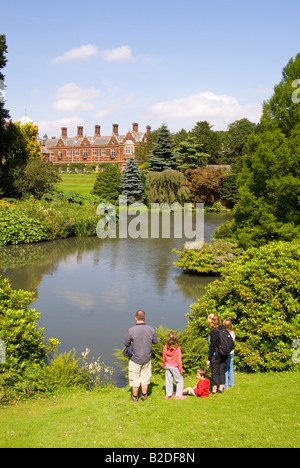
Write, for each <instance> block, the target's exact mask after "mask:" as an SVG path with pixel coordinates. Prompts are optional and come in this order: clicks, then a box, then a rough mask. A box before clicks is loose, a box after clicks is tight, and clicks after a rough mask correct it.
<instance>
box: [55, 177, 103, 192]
mask: <svg viewBox="0 0 300 468" xmlns="http://www.w3.org/2000/svg"><path fill="white" fill-rule="evenodd" d="M60 177H61V178H62V182H60V183H59V184H57V186H56V188H57V190H61V191H62V192H75V193H80V194H81V195H91V190H92V189H93V188H94V184H95V180H96V178H97V174H61V175H60Z"/></svg>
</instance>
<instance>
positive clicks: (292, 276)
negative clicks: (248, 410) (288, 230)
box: [188, 240, 300, 371]
mask: <svg viewBox="0 0 300 468" xmlns="http://www.w3.org/2000/svg"><path fill="white" fill-rule="evenodd" d="M299 285H300V240H296V241H293V242H291V243H288V242H273V243H270V244H267V245H265V246H263V247H260V248H253V249H250V250H247V251H246V252H245V253H244V255H243V256H242V257H241V258H240V259H238V260H236V261H235V262H232V263H228V264H227V265H226V266H225V268H224V270H223V272H222V275H221V281H218V280H217V281H215V282H213V283H211V284H210V285H209V286H208V287H207V290H206V291H207V292H206V295H205V296H203V297H201V298H200V299H198V302H197V303H196V304H193V305H192V306H191V311H190V314H189V326H188V328H189V329H190V330H192V332H193V333H196V334H198V335H199V336H206V335H207V333H208V327H207V316H208V315H209V314H210V313H216V314H218V315H219V316H220V318H221V319H222V320H224V319H227V318H230V319H231V320H233V323H234V326H235V332H236V337H237V339H236V358H235V363H236V365H237V366H238V368H239V369H241V370H247V371H249V370H250V371H270V370H275V371H283V370H292V369H294V368H295V365H296V364H295V363H294V362H293V360H292V353H293V351H294V350H293V349H292V343H293V342H294V341H295V340H296V339H299V338H300V313H299V312H300V288H299Z"/></svg>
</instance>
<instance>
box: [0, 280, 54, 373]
mask: <svg viewBox="0 0 300 468" xmlns="http://www.w3.org/2000/svg"><path fill="white" fill-rule="evenodd" d="M33 298H34V293H30V292H27V291H22V290H19V291H15V290H13V289H12V288H11V286H10V283H9V280H8V279H6V278H3V277H2V276H0V339H1V340H3V341H4V342H5V346H6V363H5V364H2V365H1V368H0V373H1V372H4V371H5V370H7V369H16V370H19V369H23V368H24V367H25V365H26V364H41V363H43V359H44V358H45V356H46V355H47V353H49V352H51V351H53V350H54V349H55V348H56V346H57V345H58V344H59V342H58V341H57V340H56V339H54V338H49V339H48V344H45V342H44V338H45V336H44V334H43V329H42V328H37V321H38V320H39V319H40V314H39V313H38V312H36V310H34V309H29V305H30V304H31V303H32V301H33Z"/></svg>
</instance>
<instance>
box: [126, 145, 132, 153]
mask: <svg viewBox="0 0 300 468" xmlns="http://www.w3.org/2000/svg"><path fill="white" fill-rule="evenodd" d="M133 153H134V146H125V154H133Z"/></svg>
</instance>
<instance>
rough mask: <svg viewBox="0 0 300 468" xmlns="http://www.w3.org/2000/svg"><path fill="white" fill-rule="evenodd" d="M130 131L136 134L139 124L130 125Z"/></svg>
mask: <svg viewBox="0 0 300 468" xmlns="http://www.w3.org/2000/svg"><path fill="white" fill-rule="evenodd" d="M132 131H133V132H135V133H138V131H139V124H138V123H133V124H132Z"/></svg>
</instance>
